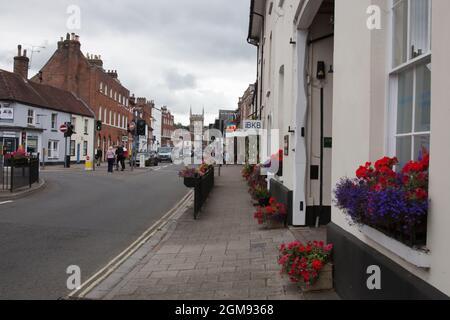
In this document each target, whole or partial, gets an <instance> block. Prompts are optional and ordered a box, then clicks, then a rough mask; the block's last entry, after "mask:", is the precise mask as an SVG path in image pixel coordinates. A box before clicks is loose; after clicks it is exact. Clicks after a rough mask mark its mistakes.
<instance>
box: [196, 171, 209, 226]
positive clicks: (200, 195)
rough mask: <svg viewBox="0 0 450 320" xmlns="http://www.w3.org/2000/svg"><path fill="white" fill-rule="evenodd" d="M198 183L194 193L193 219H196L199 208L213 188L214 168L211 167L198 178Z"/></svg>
mask: <svg viewBox="0 0 450 320" xmlns="http://www.w3.org/2000/svg"><path fill="white" fill-rule="evenodd" d="M199 179H200V181H199V183H197V184H196V186H195V194H194V219H197V217H198V214H199V213H200V210H201V208H202V207H203V205H204V203H205V202H206V199H208V196H209V194H210V192H211V190H212V189H213V188H214V168H213V167H212V168H211V169H210V170H209V171H208V172H207V173H206V174H205V175H204V176H202V177H201V178H199Z"/></svg>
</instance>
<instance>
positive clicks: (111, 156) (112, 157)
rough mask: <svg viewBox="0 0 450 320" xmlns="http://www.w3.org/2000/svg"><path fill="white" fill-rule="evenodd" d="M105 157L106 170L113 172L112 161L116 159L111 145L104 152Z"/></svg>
mask: <svg viewBox="0 0 450 320" xmlns="http://www.w3.org/2000/svg"><path fill="white" fill-rule="evenodd" d="M106 159H107V160H108V172H109V173H113V171H114V161H115V160H116V154H115V152H114V148H113V147H109V148H108V151H107V152H106Z"/></svg>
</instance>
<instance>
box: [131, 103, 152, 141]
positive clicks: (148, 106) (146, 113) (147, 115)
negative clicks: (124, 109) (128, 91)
mask: <svg viewBox="0 0 450 320" xmlns="http://www.w3.org/2000/svg"><path fill="white" fill-rule="evenodd" d="M154 107H155V103H154V101H153V100H150V101H148V100H147V99H146V98H137V100H136V106H135V108H134V109H135V111H137V112H139V113H140V118H141V119H144V120H145V122H146V123H147V129H146V133H147V135H146V147H145V149H146V150H150V149H151V147H152V146H153V128H152V126H151V124H152V123H153V122H152V120H153V116H152V111H153V108H154ZM141 139H142V138H141ZM140 149H142V146H141V147H140Z"/></svg>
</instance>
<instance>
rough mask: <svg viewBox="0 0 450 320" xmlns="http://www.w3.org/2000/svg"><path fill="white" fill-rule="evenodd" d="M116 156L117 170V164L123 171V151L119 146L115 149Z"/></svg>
mask: <svg viewBox="0 0 450 320" xmlns="http://www.w3.org/2000/svg"><path fill="white" fill-rule="evenodd" d="M116 156H117V170H119V164H120V166H121V167H122V171H124V170H125V151H124V150H123V146H122V145H120V146H118V147H117V149H116Z"/></svg>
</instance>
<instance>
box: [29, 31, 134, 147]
mask: <svg viewBox="0 0 450 320" xmlns="http://www.w3.org/2000/svg"><path fill="white" fill-rule="evenodd" d="M31 80H32V81H35V82H38V83H42V84H47V85H51V86H54V87H57V88H61V89H64V90H67V91H71V92H73V93H75V94H76V95H77V96H79V97H81V98H82V99H83V100H84V101H86V103H87V104H88V105H89V106H90V107H91V108H92V109H93V111H94V112H95V117H96V120H101V121H102V123H103V126H102V131H101V132H98V133H97V135H96V139H95V140H96V141H95V145H96V146H97V147H101V148H102V149H103V151H104V152H103V154H104V155H105V154H106V152H105V151H106V150H107V148H108V147H109V146H114V145H118V144H120V143H122V137H124V136H128V132H127V126H128V124H129V123H130V120H132V117H133V114H132V111H131V109H130V107H129V97H130V91H129V90H128V89H127V88H125V87H124V86H123V85H122V84H121V83H120V81H119V78H118V74H117V71H116V70H108V71H107V70H105V69H103V61H102V59H101V56H99V55H89V54H86V55H84V54H83V53H82V52H81V43H80V41H79V37H78V36H77V35H75V34H74V33H72V34H71V35H70V34H67V35H66V38H65V39H64V38H61V40H60V41H59V42H58V48H57V50H56V51H55V53H54V54H53V56H52V57H51V58H50V60H49V61H48V62H47V63H46V64H45V65H44V67H43V68H42V69H41V71H40V72H39V73H38V74H37V75H36V76H34V77H33V78H32V79H31ZM127 147H128V148H129V149H130V148H131V141H130V142H129V143H128V145H127Z"/></svg>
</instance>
